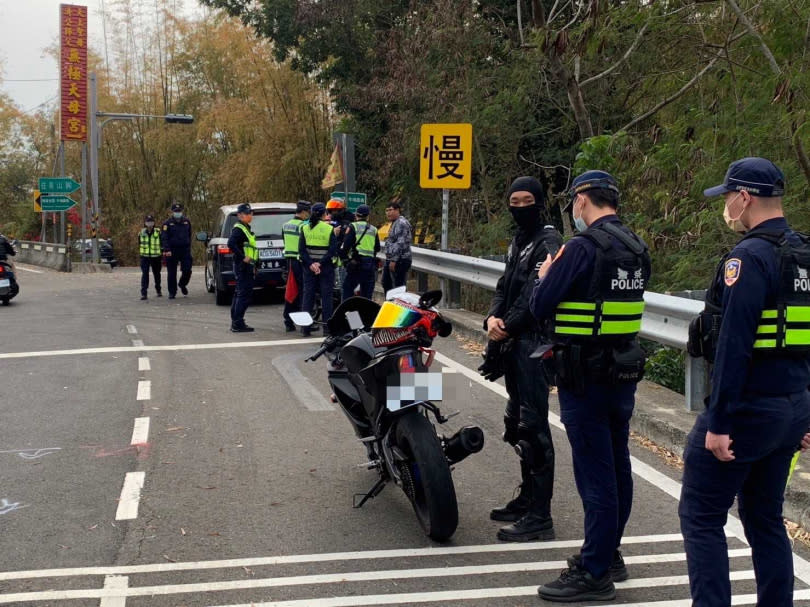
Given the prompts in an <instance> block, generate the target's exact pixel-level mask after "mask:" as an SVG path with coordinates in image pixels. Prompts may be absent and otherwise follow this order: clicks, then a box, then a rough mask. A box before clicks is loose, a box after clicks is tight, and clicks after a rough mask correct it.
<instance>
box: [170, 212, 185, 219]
mask: <svg viewBox="0 0 810 607" xmlns="http://www.w3.org/2000/svg"><path fill="white" fill-rule="evenodd" d="M172 216H173V217H174V218H175V219H182V218H183V214H182V213H172Z"/></svg>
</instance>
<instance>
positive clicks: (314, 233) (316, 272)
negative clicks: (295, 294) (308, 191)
mask: <svg viewBox="0 0 810 607" xmlns="http://www.w3.org/2000/svg"><path fill="white" fill-rule="evenodd" d="M325 213H326V207H325V206H324V204H323V203H321V202H319V203H317V204H314V205H312V214H311V215H310V217H309V221H308V222H307V223H305V224H303V225H302V226H301V236H300V239H299V244H298V254H299V256H300V257H301V265H302V267H303V274H304V301H303V306H304V310H305V311H306V312H309V313H310V314H312V312H313V310H314V309H315V295H316V294H318V293H319V294H320V298H321V311H322V314H323V316H322V318H323V320H324V321H327V320H329V319H330V318H331V317H332V293H333V291H334V288H335V266H334V259H335V257H337V253H338V247H337V238H336V237H335V233H334V230H333V228H332V226H331V225H330V224H329V222H327V221H323V216H324V214H325ZM311 330H312V329H311V328H310V327H306V328H305V329H304V331H303V333H304V335H305V336H308V335H309V334H310V332H311Z"/></svg>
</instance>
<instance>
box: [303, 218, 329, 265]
mask: <svg viewBox="0 0 810 607" xmlns="http://www.w3.org/2000/svg"><path fill="white" fill-rule="evenodd" d="M301 233H302V234H303V235H304V240H305V242H306V245H307V254H309V256H310V257H311V258H312V260H313V261H320V260H321V259H323V257H324V255H326V252H327V251H328V250H329V241H330V240H331V238H332V226H331V225H330V224H328V223H327V222H325V221H319V222H318V223H317V224H316V225H315V227H314V228H313V227H312V225H311V224H310V223H309V222H307V223H305V224H304V225H303V226H302V227H301Z"/></svg>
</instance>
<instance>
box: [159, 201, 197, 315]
mask: <svg viewBox="0 0 810 607" xmlns="http://www.w3.org/2000/svg"><path fill="white" fill-rule="evenodd" d="M182 211H183V206H182V205H179V204H174V205H172V213H182ZM160 238H161V245H162V247H163V253H164V256H165V257H166V283H167V287H168V289H169V299H174V297H175V295H176V294H177V288H178V287H180V291H181V292H182V293H183V295H187V294H188V289H187V288H186V287H187V286H188V283H189V281H190V280H191V263H192V262H191V222H190V221H189V219H188V217H186V216H185V215H183V216H182V217H179V218H177V217H169V219H167V220H166V221H164V222H163V229H162V230H161V237H160ZM166 253H171V255H166ZM177 264H180V281H179V282H178V280H177Z"/></svg>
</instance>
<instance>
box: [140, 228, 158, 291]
mask: <svg viewBox="0 0 810 607" xmlns="http://www.w3.org/2000/svg"><path fill="white" fill-rule="evenodd" d="M143 225H144V227H143V229H142V230H141V231H140V232H139V233H138V253H139V254H140V257H141V299H142V300H145V299H146V292H147V290H148V289H149V272H150V271H151V272H152V274H153V275H154V277H155V291H156V292H157V296H158V297H161V296H162V295H163V294H162V293H161V291H160V265H161V251H160V232H159V231H158V230H156V229H155V218H154V217H153V216H152V215H147V216H146V217H144V220H143Z"/></svg>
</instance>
